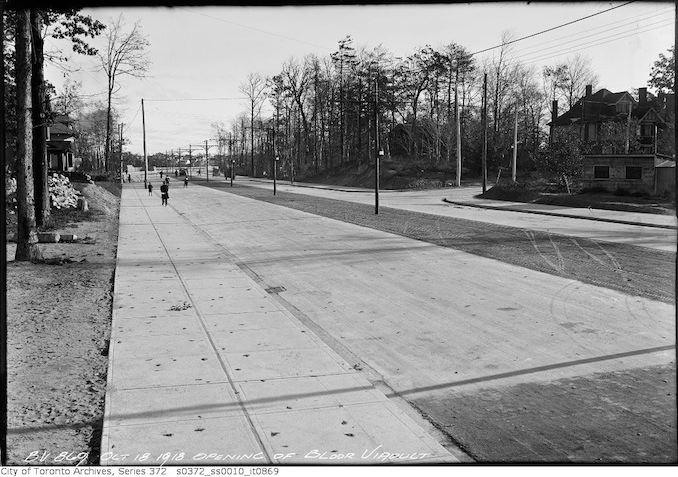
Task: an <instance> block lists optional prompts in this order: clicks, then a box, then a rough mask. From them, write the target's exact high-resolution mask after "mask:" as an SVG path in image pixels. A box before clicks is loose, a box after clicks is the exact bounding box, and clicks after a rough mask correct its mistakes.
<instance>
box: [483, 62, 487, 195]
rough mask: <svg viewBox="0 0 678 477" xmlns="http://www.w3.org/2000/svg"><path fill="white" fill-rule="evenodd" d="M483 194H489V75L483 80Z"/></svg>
mask: <svg viewBox="0 0 678 477" xmlns="http://www.w3.org/2000/svg"><path fill="white" fill-rule="evenodd" d="M482 122H483V157H482V165H483V194H484V193H485V192H487V73H485V76H484V78H483V121H482Z"/></svg>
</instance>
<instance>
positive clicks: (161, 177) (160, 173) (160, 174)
mask: <svg viewBox="0 0 678 477" xmlns="http://www.w3.org/2000/svg"><path fill="white" fill-rule="evenodd" d="M160 178H161V179H162V171H160Z"/></svg>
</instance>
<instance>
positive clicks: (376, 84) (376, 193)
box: [374, 72, 381, 215]
mask: <svg viewBox="0 0 678 477" xmlns="http://www.w3.org/2000/svg"><path fill="white" fill-rule="evenodd" d="M380 154H381V150H380V149H379V73H378V72H377V76H376V78H375V79H374V213H375V215H377V214H379V155H380Z"/></svg>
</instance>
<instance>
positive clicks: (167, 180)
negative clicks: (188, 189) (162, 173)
mask: <svg viewBox="0 0 678 477" xmlns="http://www.w3.org/2000/svg"><path fill="white" fill-rule="evenodd" d="M165 184H167V185H169V177H165Z"/></svg>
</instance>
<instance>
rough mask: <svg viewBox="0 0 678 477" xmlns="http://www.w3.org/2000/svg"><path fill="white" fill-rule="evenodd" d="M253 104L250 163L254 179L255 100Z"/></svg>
mask: <svg viewBox="0 0 678 477" xmlns="http://www.w3.org/2000/svg"><path fill="white" fill-rule="evenodd" d="M250 104H251V105H252V123H251V124H250V126H251V127H250V165H251V168H252V179H254V101H251V103H250Z"/></svg>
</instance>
